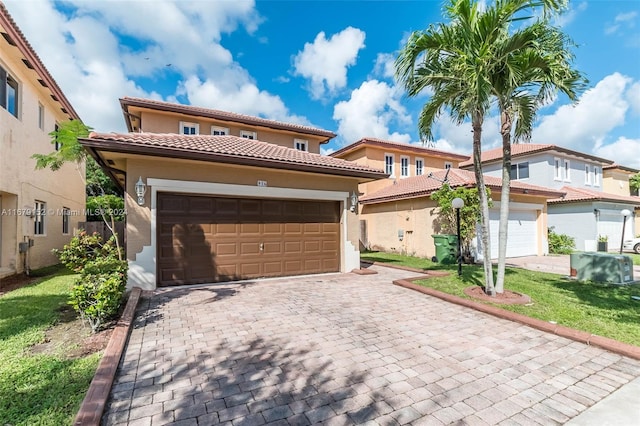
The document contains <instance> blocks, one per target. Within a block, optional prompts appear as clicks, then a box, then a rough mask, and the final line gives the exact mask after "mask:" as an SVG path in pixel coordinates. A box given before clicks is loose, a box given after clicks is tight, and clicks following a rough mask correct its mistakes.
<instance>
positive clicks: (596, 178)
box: [593, 167, 600, 186]
mask: <svg viewBox="0 0 640 426" xmlns="http://www.w3.org/2000/svg"><path fill="white" fill-rule="evenodd" d="M593 186H600V167H594V168H593Z"/></svg>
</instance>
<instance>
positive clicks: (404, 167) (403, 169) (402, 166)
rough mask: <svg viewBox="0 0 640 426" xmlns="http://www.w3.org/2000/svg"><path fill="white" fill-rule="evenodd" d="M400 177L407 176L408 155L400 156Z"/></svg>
mask: <svg viewBox="0 0 640 426" xmlns="http://www.w3.org/2000/svg"><path fill="white" fill-rule="evenodd" d="M400 177H403V178H405V177H409V157H400Z"/></svg>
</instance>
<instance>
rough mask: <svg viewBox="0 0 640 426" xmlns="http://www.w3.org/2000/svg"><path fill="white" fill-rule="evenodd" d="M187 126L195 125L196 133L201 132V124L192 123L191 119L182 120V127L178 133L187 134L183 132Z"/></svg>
mask: <svg viewBox="0 0 640 426" xmlns="http://www.w3.org/2000/svg"><path fill="white" fill-rule="evenodd" d="M185 127H194V128H195V129H196V133H195V134H196V135H198V134H200V124H198V123H192V122H190V121H181V122H180V127H179V128H178V133H179V134H181V135H186V133H183V130H184V128H185Z"/></svg>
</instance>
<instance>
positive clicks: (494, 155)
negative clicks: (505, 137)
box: [460, 143, 613, 167]
mask: <svg viewBox="0 0 640 426" xmlns="http://www.w3.org/2000/svg"><path fill="white" fill-rule="evenodd" d="M545 151H555V152H559V153H564V154H570V155H575V156H578V157H582V158H587V159H589V160H595V161H599V162H602V163H606V164H611V163H613V161H611V160H607V159H604V158H600V157H596V156H593V155H590V154H585V153H584V152H578V151H573V150H571V149H567V148H563V147H561V146H557V145H550V144H535V143H515V144H512V145H511V158H517V157H521V156H524V155H529V154H537V153H540V152H545ZM499 160H502V147H498V148H494V149H490V150H488V151H484V152H482V155H481V156H480V161H482V162H483V163H491V162H494V161H499ZM471 165H473V157H470V158H469V159H468V160H467V161H465V162H463V163H460V167H468V166H471Z"/></svg>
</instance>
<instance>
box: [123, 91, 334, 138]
mask: <svg viewBox="0 0 640 426" xmlns="http://www.w3.org/2000/svg"><path fill="white" fill-rule="evenodd" d="M120 105H121V106H122V109H123V110H124V111H125V121H127V125H129V123H128V121H129V118H128V116H127V114H126V112H127V110H128V107H130V106H136V107H140V108H149V109H155V110H161V111H170V112H175V113H181V114H186V115H192V116H198V117H206V118H213V119H216V120H224V121H231V122H236V123H242V124H249V125H252V126H262V127H268V128H271V129H278V130H289V131H293V132H298V133H304V134H310V135H316V136H323V137H325V138H327V139H326V141H328V140H329V139H331V138H335V137H336V134H335V133H333V132H330V131H328V130H323V129H318V128H316V127H311V126H304V125H302V124H295V123H285V122H282V121H276V120H269V119H266V118H261V117H254V116H251V115H244V114H236V113H234V112H227V111H220V110H217V109H210V108H202V107H198V106H193V105H183V104H176V103H171V102H163V101H156V100H153V99H143V98H132V97H124V98H121V99H120ZM129 130H131V128H130V129H129ZM326 141H325V142H326Z"/></svg>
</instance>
